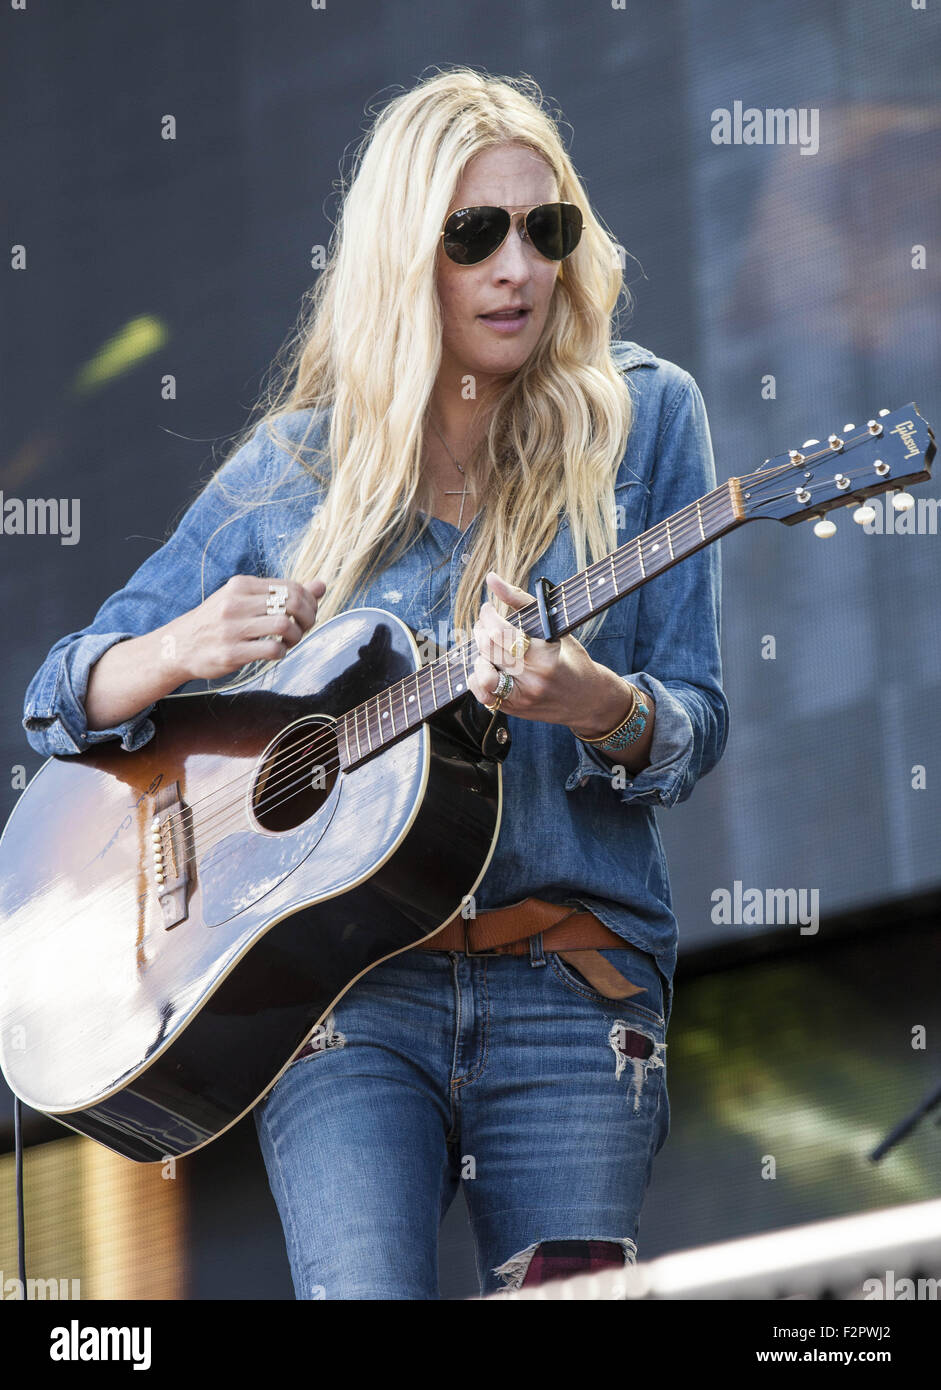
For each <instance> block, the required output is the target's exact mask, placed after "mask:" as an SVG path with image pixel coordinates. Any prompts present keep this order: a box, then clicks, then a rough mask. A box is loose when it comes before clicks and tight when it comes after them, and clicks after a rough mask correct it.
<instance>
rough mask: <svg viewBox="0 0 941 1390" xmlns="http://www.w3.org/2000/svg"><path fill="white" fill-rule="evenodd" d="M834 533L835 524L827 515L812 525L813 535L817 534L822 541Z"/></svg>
mask: <svg viewBox="0 0 941 1390" xmlns="http://www.w3.org/2000/svg"><path fill="white" fill-rule="evenodd" d="M835 534H836V526H835V525H834V524H833V522H832V521H831V520H830V518H829V517H826V516H825V517H824V518H823V519H822V520H821V521H818V522H817V524H816V526H815V527H814V535H815V536H819V537H820V539H821V540H822V541H825V540H829V538H830V537H831V536H833V535H835Z"/></svg>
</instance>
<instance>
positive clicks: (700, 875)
mask: <svg viewBox="0 0 941 1390" xmlns="http://www.w3.org/2000/svg"><path fill="white" fill-rule="evenodd" d="M0 28H2V39H0V44H2V50H0V86H2V92H3V94H4V95H3V100H4V106H5V110H4V129H5V132H6V140H5V155H4V169H3V177H2V182H3V189H4V193H5V198H4V203H5V208H4V210H3V213H2V219H3V221H2V225H3V232H4V245H5V248H6V251H5V254H6V256H7V259H8V269H7V270H6V271H5V273H4V274H3V275H2V276H0V286H2V295H3V303H2V323H3V333H2V344H0V351H2V372H0V403H2V419H3V434H2V438H0V489H2V492H3V497H4V500H5V502H6V501H9V500H10V499H16V498H19V499H36V498H45V499H51V498H57V499H58V498H61V499H67V500H69V501H71V499H78V502H79V504H80V511H79V513H78V520H79V526H78V529H77V530H76V531H74V532H73V535H72V536H71V537H67V536H65V535H27V536H20V535H15V534H9V533H8V530H7V529H6V528H4V530H3V531H2V532H0V573H2V582H3V593H4V610H3V629H4V654H5V661H4V663H3V667H2V672H0V681H2V692H3V701H4V709H5V711H6V718H5V719H4V720H3V721H2V722H0V812H2V814H3V816H4V817H5V816H6V814H7V813H8V812H9V810H10V809H11V808H12V806H13V804H14V802H15V799H16V796H17V795H18V789H19V787H20V786H22V784H23V779H24V778H28V777H29V776H31V775H32V773H33V772H34V771H35V770H36V769H37V767H38V766H39V764H40V760H39V759H38V758H36V757H35V756H34V755H33V754H32V752H31V750H30V749H29V747H28V745H27V744H26V741H25V738H24V736H23V734H22V731H21V728H20V717H21V706H22V697H23V693H24V690H25V687H26V685H27V683H28V680H29V678H30V677H31V676H32V674H33V672H34V671H35V670H36V668H37V666H38V665H39V663H40V662H41V660H42V659H43V657H44V655H45V653H46V651H47V650H48V647H49V646H50V645H51V643H52V642H53V641H54V640H55V639H56V638H57V637H59V636H60V635H61V634H63V633H65V632H68V631H71V630H73V629H76V628H79V627H81V626H83V625H84V624H85V623H86V622H88V621H89V620H90V619H91V617H92V616H93V614H94V612H95V610H96V608H97V607H98V605H99V604H100V603H101V601H102V600H103V599H104V598H105V597H106V596H107V595H108V594H109V593H111V592H112V591H113V590H114V589H116V588H118V587H120V586H121V585H122V584H123V583H124V581H125V580H126V578H127V577H128V575H129V574H130V573H131V571H132V570H133V569H134V568H135V567H136V566H137V565H138V564H140V562H141V561H142V560H143V559H144V558H145V557H146V556H147V555H148V554H150V553H151V552H152V550H153V549H154V548H155V547H156V546H157V545H158V544H159V543H160V542H161V541H162V540H163V539H165V537H166V535H167V534H168V531H169V529H170V528H171V527H172V525H173V524H174V523H175V522H176V521H177V520H178V519H179V516H180V515H181V513H182V510H183V509H184V508H185V506H186V505H187V504H188V503H189V502H190V501H191V500H192V498H193V497H194V495H195V493H196V491H197V490H198V488H199V486H200V484H201V483H202V481H204V480H205V478H206V477H207V476H208V474H209V472H210V470H211V469H212V467H213V465H214V457H215V458H217V457H218V454H219V451H220V450H221V449H222V448H223V447H224V445H225V441H226V437H227V436H228V435H230V434H232V433H234V432H236V431H237V430H238V429H239V428H240V427H241V426H242V425H243V423H244V421H245V418H246V415H247V412H248V410H249V408H250V407H251V405H252V403H253V402H254V400H255V398H256V394H257V392H258V389H259V386H260V382H261V377H262V374H263V372H264V369H265V368H266V366H267V364H268V363H269V362H270V360H271V358H272V356H273V355H274V353H275V351H276V350H277V348H278V347H279V345H280V344H281V343H282V341H283V340H284V338H285V335H286V333H287V332H288V330H289V328H290V325H291V324H292V322H293V320H294V318H295V315H296V312H297V308H298V304H299V300H300V297H301V295H302V293H303V291H304V290H305V288H306V287H307V286H308V285H309V284H310V283H311V280H312V278H313V276H314V275H315V274H316V272H315V271H314V270H312V269H311V257H312V248H315V247H318V246H325V245H326V243H327V241H328V238H329V234H330V228H331V217H332V215H333V213H334V212H335V209H336V205H337V175H338V166H339V163H340V160H341V158H343V159H344V167H345V165H346V163H347V162H348V156H349V153H350V151H351V149H352V146H353V144H354V142H355V141H356V140H357V139H358V136H359V133H360V131H361V129H362V127H363V125H364V123H365V117H364V110H365V108H366V107H367V106H379V105H381V104H382V103H383V102H384V101H385V100H386V99H388V98H389V97H390V96H392V95H393V94H394V93H395V91H397V90H399V89H400V87H402V86H404V87H409V86H411V85H412V83H413V82H414V80H415V79H416V78H417V77H418V75H419V74H420V73H421V72H422V71H423V70H424V69H425V68H426V67H427V66H429V65H434V64H444V63H451V62H468V63H471V64H474V65H478V66H481V67H483V68H486V69H487V70H488V71H490V72H493V73H508V74H512V75H518V74H519V73H521V72H522V73H528V74H531V75H532V76H534V77H535V78H536V79H537V80H538V81H539V82H540V84H541V85H542V87H543V90H544V91H545V92H546V94H547V96H548V97H549V98H550V99H551V101H552V102H553V103H556V104H558V105H560V106H561V108H562V110H563V112H564V115H565V117H566V120H567V122H569V123H570V126H571V128H572V131H573V134H572V137H571V150H572V154H573V158H574V160H575V163H576V167H577V168H578V170H579V171H580V173H581V174H582V176H583V177H584V179H585V181H586V184H587V188H588V191H589V195H590V196H591V198H592V199H593V201H594V205H595V207H596V209H597V211H598V213H599V214H600V216H601V217H602V219H603V220H604V222H605V223H606V225H607V226H608V227H609V229H610V230H611V232H612V234H613V235H614V237H615V238H616V240H617V242H618V243H619V244H620V245H621V246H622V247H623V259H624V267H625V279H626V282H627V283H628V284H629V285H630V287H631V291H632V293H633V294H634V296H635V299H636V306H635V309H634V311H633V313H632V315H627V314H622V315H621V319H620V323H619V324H618V326H617V332H618V336H620V337H627V338H632V339H635V340H636V341H639V342H641V343H643V344H645V345H646V346H648V347H650V348H652V349H653V350H654V351H656V352H657V353H659V354H660V355H661V356H664V357H667V358H670V359H672V360H673V361H675V362H678V363H679V364H680V365H681V366H683V367H684V368H687V369H688V370H689V371H691V372H692V373H693V375H694V376H695V377H696V379H697V380H698V382H699V384H700V386H701V388H702V391H703V394H704V397H705V400H706V404H707V407H708V410H709V414H710V420H711V425H712V431H713V439H714V444H715V451H716V460H717V471H718V476H719V478H720V479H723V478H726V477H728V476H729V475H731V474H735V473H742V472H745V471H748V470H749V469H751V468H753V467H755V466H756V465H757V464H758V463H760V462H761V461H762V460H763V459H764V458H765V457H767V456H769V455H772V454H777V453H780V452H781V451H783V450H785V449H787V448H790V447H793V446H796V445H800V444H801V443H802V442H803V441H804V440H805V439H807V438H808V436H813V437H816V438H818V439H820V438H825V437H826V434H827V433H829V432H830V431H831V430H833V429H838V428H841V427H842V426H843V424H844V423H845V422H849V421H852V422H855V423H857V424H859V423H860V422H863V423H864V422H865V420H866V419H868V418H869V417H870V416H871V415H873V414H874V413H875V412H876V411H877V410H878V409H879V407H881V406H887V407H889V408H895V407H897V406H899V405H902V404H904V403H906V402H908V401H911V400H914V401H916V402H917V404H918V406H919V407H920V409H921V411H922V413H923V414H924V415H925V416H926V417H927V418H928V420H929V421H934V422H935V423H937V422H938V421H939V420H941V386H939V379H941V370H939V369H941V324H939V314H938V304H939V298H938V294H939V270H938V266H939V255H938V244H937V212H938V207H939V206H941V198H939V193H941V188H939V184H941V159H939V155H941V140H939V135H941V108H939V100H938V83H937V73H938V71H939V56H941V21H939V18H938V13H937V10H936V9H935V10H934V11H932V10H931V9H930V8H929V9H928V11H927V12H926V11H923V10H921V9H917V8H913V7H912V6H909V5H907V4H899V5H896V6H894V7H886V6H885V5H884V4H881V3H876V2H875V0H852V2H850V0H845V3H833V2H831V3H827V4H821V3H819V0H796V2H795V3H792V4H789V5H786V6H784V5H780V4H769V3H764V4H762V3H759V4H755V5H749V6H746V7H742V6H741V5H740V4H738V3H733V0H696V3H688V4H684V3H677V2H676V0H665V2H664V3H661V4H658V5H656V6H644V7H642V8H641V9H640V10H638V7H636V6H633V5H627V6H625V8H616V7H615V6H614V5H612V4H611V3H610V0H596V2H595V3H591V4H582V5H574V4H572V3H571V0H527V3H525V4H520V5H516V6H509V7H508V6H506V5H505V4H503V3H495V2H494V3H474V4H473V5H465V6H448V7H441V6H439V5H430V4H428V3H419V4H415V3H390V4H377V3H375V0H361V3H345V2H341V0H336V3H334V0H327V3H326V5H325V6H324V7H323V8H320V9H316V8H314V7H313V6H312V5H310V4H309V3H306V2H305V0H295V3H289V0H224V3H223V0H203V3H201V4H199V5H193V4H192V3H190V0H161V3H159V4H158V3H143V4H136V5H133V6H131V5H127V4H124V3H119V0H101V3H75V0H58V3H55V2H53V3H47V4H45V5H39V4H33V3H32V0H30V3H28V4H27V5H26V7H25V8H24V9H22V10H12V9H10V7H7V10H6V12H5V13H4V14H3V17H2V20H0ZM737 104H738V105H737ZM749 107H753V108H756V109H757V110H758V111H759V112H760V113H764V112H765V111H766V110H768V109H770V108H794V109H795V111H799V112H800V113H801V115H802V119H803V126H802V127H801V128H799V131H798V133H799V135H800V137H801V139H800V142H799V143H792V144H781V143H775V142H774V139H773V131H772V130H770V129H769V128H768V123H765V128H764V130H763V132H762V133H763V136H764V139H763V141H762V142H761V143H741V142H739V143H734V142H733V143H729V144H721V143H717V141H716V137H717V136H718V135H719V134H721V130H722V121H723V116H722V113H723V112H728V113H729V125H730V129H731V132H732V137H733V141H734V137H735V131H736V115H737V113H738V112H741V111H742V110H743V109H747V108H749ZM168 118H172V122H173V125H174V127H175V129H174V132H173V133H174V135H175V138H172V139H167V138H164V135H166V134H167V133H169V121H168ZM753 128H754V127H753ZM739 133H741V132H740V129H739ZM171 375H172V377H173V378H174V379H175V383H176V394H175V398H174V399H172V400H168V399H165V398H164V395H163V394H162V382H163V380H164V378H166V377H167V376H171ZM214 450H215V451H216V453H215V455H214ZM916 491H917V495H918V498H919V502H920V506H919V508H918V511H917V513H916V516H915V526H914V528H913V530H912V531H911V532H903V533H899V532H897V531H892V530H891V529H890V526H889V524H888V521H887V516H888V510H889V509H888V508H885V507H883V505H882V503H881V502H878V503H877V504H876V505H877V509H878V517H877V520H878V523H879V524H878V527H877V528H876V533H874V534H866V533H864V532H863V531H862V530H861V528H859V527H858V526H855V525H854V524H853V523H852V521H851V519H850V517H849V514H848V513H847V512H843V513H841V514H840V517H839V518H838V532H837V535H836V536H835V537H834V538H833V539H832V540H829V541H821V540H818V539H816V538H815V537H814V535H813V533H812V531H811V529H810V527H809V526H803V527H798V528H786V527H783V526H781V525H778V524H777V523H771V522H763V523H758V524H756V525H753V526H749V527H746V528H744V529H743V530H742V531H740V532H738V533H737V534H735V535H733V536H731V537H730V538H728V540H727V541H726V542H725V543H724V544H723V564H724V619H723V649H724V659H725V683H726V689H727V691H728V695H729V699H730V702H731V706H732V719H733V722H732V732H731V737H730V742H729V746H728V750H727V752H726V755H725V758H724V760H723V761H722V763H721V764H720V765H719V767H718V769H717V770H716V771H715V772H713V773H712V774H711V775H710V776H709V777H707V778H706V779H704V781H703V782H701V783H700V785H699V786H698V787H697V788H696V790H695V792H694V794H693V796H692V798H691V800H690V801H689V802H687V803H685V804H684V805H682V806H679V807H676V808H673V809H672V810H670V811H664V812H661V813H660V824H661V828H662V832H663V835H664V839H665V842H666V847H667V855H668V860H669V864H670V869H671V876H672V882H673V887H674V895H675V905H676V910H677V915H678V918H679V922H680V941H681V950H684V949H687V948H689V947H693V946H695V947H699V946H703V945H706V944H708V943H710V942H712V941H721V940H731V941H738V940H742V939H744V938H753V937H755V936H756V935H758V934H760V933H762V932H764V931H766V930H767V929H768V928H769V927H776V928H780V927H781V925H782V923H781V921H780V919H778V920H777V921H776V922H767V921H762V920H757V921H745V922H735V921H733V922H723V921H722V920H719V916H720V914H719V912H718V910H717V902H716V895H717V893H720V892H721V891H722V890H725V891H726V892H727V893H728V894H729V895H730V898H731V899H732V901H733V903H734V900H735V886H736V884H737V885H739V890H740V894H741V893H745V892H747V890H748V889H758V890H759V892H760V894H762V895H769V898H768V902H770V893H773V892H774V890H787V889H793V890H795V893H796V892H798V891H802V892H803V895H804V896H803V899H802V904H803V906H805V907H806V908H808V909H810V911H811V912H813V913H814V914H815V917H816V919H817V920H818V921H819V922H821V923H823V929H822V935H825V934H826V922H827V920H828V919H830V918H832V917H834V916H836V915H838V914H841V913H845V912H847V911H849V910H853V909H855V908H859V907H867V906H872V905H873V904H884V905H885V906H886V911H887V913H889V914H891V913H892V912H893V910H894V908H893V904H894V903H896V902H897V901H898V900H900V899H903V898H905V897H907V896H909V895H912V894H916V893H920V892H924V891H926V890H930V889H932V888H936V887H938V886H939V884H941V864H939V855H938V828H939V821H941V816H939V811H941V768H939V765H938V758H937V750H938V748H939V746H941V698H939V697H941V640H939V639H941V611H939V604H938V597H937V595H938V591H939V578H941V563H939V557H941V536H939V535H938V519H937V515H936V504H937V499H938V498H939V484H938V482H932V483H930V484H927V485H922V486H920V487H919V488H918V489H917V490H916ZM921 499H925V502H922V500H921ZM0 515H4V516H5V515H6V513H5V512H4V513H2V514H0ZM74 522H75V512H74V506H73V511H72V524H73V525H74ZM66 541H74V542H75V543H64V542H66ZM560 577H561V576H560ZM779 901H780V900H779ZM779 910H780V909H779ZM789 930H790V931H791V932H792V933H793V934H794V936H795V938H799V936H800V935H802V936H803V938H804V940H805V942H806V945H807V948H808V950H810V949H812V942H813V940H814V933H813V931H812V930H811V931H807V930H806V927H805V930H804V932H803V933H801V924H800V923H797V922H793V923H791V924H790V927H789ZM688 1234H690V1235H691V1234H692V1232H691V1231H690V1232H688Z"/></svg>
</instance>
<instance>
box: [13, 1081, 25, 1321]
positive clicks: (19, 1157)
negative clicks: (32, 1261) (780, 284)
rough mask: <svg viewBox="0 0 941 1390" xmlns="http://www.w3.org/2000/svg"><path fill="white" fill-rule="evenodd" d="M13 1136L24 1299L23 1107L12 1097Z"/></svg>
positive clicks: (18, 1100) (20, 1268)
mask: <svg viewBox="0 0 941 1390" xmlns="http://www.w3.org/2000/svg"><path fill="white" fill-rule="evenodd" d="M13 1134H14V1144H15V1146H16V1258H17V1268H18V1271H19V1277H20V1288H21V1289H22V1290H23V1297H24V1298H25V1297H26V1223H25V1221H24V1219H23V1107H22V1104H21V1102H20V1098H19V1096H14V1097H13Z"/></svg>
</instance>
